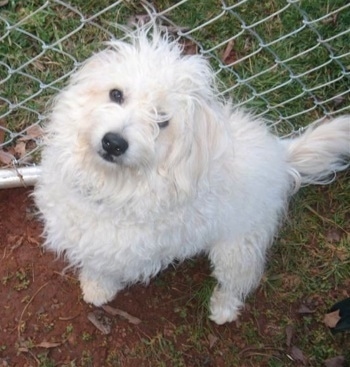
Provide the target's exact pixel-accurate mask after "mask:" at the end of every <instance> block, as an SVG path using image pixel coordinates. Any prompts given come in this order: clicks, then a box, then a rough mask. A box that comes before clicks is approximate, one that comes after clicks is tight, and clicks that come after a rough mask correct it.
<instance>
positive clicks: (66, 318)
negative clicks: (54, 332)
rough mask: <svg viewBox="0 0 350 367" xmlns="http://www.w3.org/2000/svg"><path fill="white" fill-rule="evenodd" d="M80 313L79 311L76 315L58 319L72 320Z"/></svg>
mask: <svg viewBox="0 0 350 367" xmlns="http://www.w3.org/2000/svg"><path fill="white" fill-rule="evenodd" d="M79 315H80V312H79V313H77V314H76V315H73V316H67V317H59V318H58V320H60V321H70V320H73V319H75V318H77V317H78V316H79Z"/></svg>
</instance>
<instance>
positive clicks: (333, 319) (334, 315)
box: [323, 310, 340, 328]
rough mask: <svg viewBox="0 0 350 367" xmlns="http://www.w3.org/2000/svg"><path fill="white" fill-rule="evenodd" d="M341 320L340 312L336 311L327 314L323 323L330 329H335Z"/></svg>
mask: <svg viewBox="0 0 350 367" xmlns="http://www.w3.org/2000/svg"><path fill="white" fill-rule="evenodd" d="M339 320H340V315H339V310H336V311H333V312H330V313H327V314H326V315H325V317H324V319H323V322H324V323H325V324H326V326H328V327H329V328H334V327H336V325H337V323H338V322H339Z"/></svg>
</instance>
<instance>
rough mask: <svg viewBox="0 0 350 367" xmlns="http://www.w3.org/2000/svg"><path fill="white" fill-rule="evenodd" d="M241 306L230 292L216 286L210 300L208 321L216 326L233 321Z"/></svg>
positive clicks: (241, 303)
mask: <svg viewBox="0 0 350 367" xmlns="http://www.w3.org/2000/svg"><path fill="white" fill-rule="evenodd" d="M243 305H244V304H243V302H241V301H240V300H239V299H238V298H237V297H235V296H234V295H233V294H232V293H231V292H229V291H223V290H222V289H220V288H219V287H218V286H217V287H216V288H215V289H214V292H213V294H212V296H211V299H210V319H211V320H212V321H214V322H215V323H216V324H218V325H222V324H225V323H226V322H232V321H235V320H237V318H238V316H239V314H240V312H239V311H240V309H241V308H242V307H243Z"/></svg>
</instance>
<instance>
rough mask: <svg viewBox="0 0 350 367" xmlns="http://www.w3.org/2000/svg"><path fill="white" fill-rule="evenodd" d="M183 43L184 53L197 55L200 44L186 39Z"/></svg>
mask: <svg viewBox="0 0 350 367" xmlns="http://www.w3.org/2000/svg"><path fill="white" fill-rule="evenodd" d="M182 45H183V54H184V55H197V54H198V45H197V44H195V43H194V42H193V41H191V40H188V39H186V40H184V41H183V42H182Z"/></svg>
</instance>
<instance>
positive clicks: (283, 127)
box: [0, 0, 350, 367]
mask: <svg viewBox="0 0 350 367" xmlns="http://www.w3.org/2000/svg"><path fill="white" fill-rule="evenodd" d="M110 3H111V2H110V1H107V0H102V1H100V2H95V1H83V0H76V1H74V7H75V8H76V9H80V12H81V13H83V14H84V15H85V16H86V17H90V16H93V15H94V14H96V13H97V12H98V11H100V10H103V9H104V8H105V7H106V6H107V5H110ZM153 3H154V4H155V6H156V7H157V9H158V10H159V11H162V10H165V9H168V8H169V7H170V6H172V5H175V4H176V3H177V2H176V1H171V0H164V1H159V0H157V1H154V2H153ZM44 4H45V2H44V1H40V0H28V1H25V2H19V3H18V2H15V1H9V2H8V4H7V5H6V6H3V7H2V8H1V14H0V17H1V18H0V35H2V34H5V37H4V39H3V40H2V42H0V60H2V62H3V63H4V64H6V65H8V66H9V67H10V68H11V70H15V69H17V68H20V67H21V66H22V65H24V64H25V63H27V62H29V61H31V60H32V61H31V62H29V63H28V65H26V66H25V67H23V68H21V69H20V70H21V72H20V73H15V74H12V75H10V74H9V73H8V69H7V67H6V66H4V64H1V63H0V80H6V81H5V82H4V83H3V84H1V85H0V88H1V89H0V96H1V97H0V115H2V114H7V111H8V108H9V105H8V101H9V102H10V103H12V104H14V105H17V107H16V108H15V109H14V110H13V111H12V112H11V113H10V114H9V115H6V117H5V123H6V127H7V128H8V129H10V130H11V131H13V132H21V131H22V130H23V129H25V128H26V127H27V126H29V125H31V124H32V123H34V122H36V121H37V119H38V118H39V115H40V114H41V113H43V112H44V110H45V104H46V103H47V100H48V99H49V98H50V97H51V96H52V95H53V94H54V93H56V92H57V90H58V89H59V88H61V87H62V86H63V85H64V82H65V81H66V79H67V76H68V75H69V73H70V71H71V70H72V69H74V68H75V67H76V63H77V62H80V61H82V60H83V59H84V58H86V57H87V56H88V55H90V54H91V53H92V52H93V51H94V50H96V49H98V48H99V47H100V44H101V43H102V42H103V41H105V40H107V39H109V34H108V32H112V33H115V32H116V28H115V27H114V26H113V22H117V23H122V24H124V23H125V22H126V21H127V19H128V18H129V17H130V16H131V15H134V14H135V13H140V12H142V13H144V10H143V9H142V8H141V7H140V6H138V5H137V2H136V1H124V2H123V3H121V4H120V5H118V6H116V7H114V8H112V9H111V10H110V11H108V12H106V13H104V14H103V15H101V16H99V17H97V18H96V19H94V22H95V24H85V25H84V27H82V28H81V30H80V31H79V32H77V33H74V34H72V35H71V37H69V38H67V39H63V37H64V36H65V35H66V34H68V33H69V32H73V31H74V30H75V29H77V28H78V27H81V21H80V13H79V12H77V11H73V10H72V9H70V8H68V7H65V6H62V5H60V4H57V3H54V2H51V3H50V4H49V5H48V6H45V7H43V8H42V10H41V11H39V12H35V10H36V9H38V7H40V6H43V5H44ZM226 4H227V6H230V5H232V6H233V5H235V4H237V1H233V0H229V1H226ZM285 4H286V2H285V1H282V0H269V1H261V2H259V1H251V0H250V1H248V2H246V3H245V4H242V5H241V6H239V7H237V8H232V9H231V10H230V11H228V12H227V13H226V14H225V15H223V16H222V17H219V18H218V19H217V20H216V21H215V22H213V23H210V24H208V25H205V26H203V27H202V28H201V29H199V30H197V31H194V32H192V33H191V34H190V36H191V37H192V38H193V39H195V40H196V41H197V42H198V43H199V44H200V45H201V47H203V48H204V49H205V50H208V49H212V48H213V47H215V46H216V45H218V44H220V43H222V42H224V41H225V40H228V39H229V38H230V37H232V35H235V34H239V32H241V31H242V28H241V23H240V21H239V20H238V19H239V18H241V19H243V20H244V22H245V23H246V24H248V25H249V24H253V23H256V22H259V20H261V19H262V18H264V17H266V16H268V15H269V14H271V13H274V12H276V11H277V10H278V9H281V8H282V7H283V6H285ZM342 5H344V1H343V0H332V1H330V0H329V1H327V0H321V1H318V2H315V1H306V0H304V1H301V3H300V7H301V9H302V10H303V11H305V12H306V13H307V14H308V15H309V17H311V19H318V18H319V17H321V16H322V15H324V14H325V13H327V12H331V11H332V10H334V9H336V8H337V7H340V6H342ZM221 12H222V9H221V1H218V0H207V1H193V0H190V1H188V2H186V3H184V4H182V5H179V6H177V7H175V8H174V10H172V11H170V12H169V13H166V14H165V15H166V16H167V17H168V18H170V19H171V20H172V21H173V22H175V23H176V24H179V25H182V26H187V27H189V29H195V28H196V27H198V26H200V25H203V24H204V22H205V21H206V20H208V19H212V18H213V17H215V16H219V15H220V14H221ZM27 16H29V18H28V19H27V21H26V22H24V23H22V24H21V25H20V26H18V27H15V28H13V29H12V30H11V31H10V32H8V33H6V30H5V23H4V21H3V20H2V19H7V20H8V22H9V23H10V24H16V23H17V22H18V21H20V20H21V19H24V18H25V17H27ZM302 18H303V13H301V12H300V11H299V10H298V9H297V8H296V7H294V6H290V7H289V8H288V9H287V10H286V11H284V12H282V13H279V14H276V15H275V16H274V17H273V19H271V20H270V21H266V22H263V23H261V24H259V25H257V26H255V27H254V28H252V29H246V30H245V31H244V32H243V33H242V34H241V35H240V36H238V37H237V38H236V39H235V40H234V43H233V46H232V50H231V52H230V58H229V64H232V66H230V67H228V65H227V64H226V63H225V61H224V60H222V55H223V53H224V51H225V50H227V47H228V44H227V42H226V43H224V44H223V45H222V46H221V47H218V48H216V49H214V50H213V51H211V52H210V55H211V56H212V59H211V61H212V63H213V66H214V67H216V68H217V69H218V70H219V71H218V76H219V78H221V80H222V82H223V83H224V85H225V86H226V87H227V88H229V89H230V92H229V93H228V94H229V95H230V96H231V97H232V98H233V99H234V100H236V101H239V102H241V101H247V105H248V106H249V107H251V108H253V109H255V110H256V111H257V112H258V113H264V112H266V111H268V114H267V116H268V117H269V118H271V119H277V120H281V123H280V124H279V125H278V129H279V131H281V132H282V133H287V132H290V131H291V124H292V126H293V129H298V128H299V127H300V126H305V125H307V124H308V123H310V122H312V121H313V120H315V119H317V118H319V117H321V116H322V115H323V114H324V112H325V111H327V112H332V111H336V110H337V109H339V108H344V107H345V106H350V96H349V90H348V88H349V87H348V82H346V81H345V77H344V78H342V79H339V80H338V81H337V82H334V80H336V79H338V78H339V77H340V76H341V75H342V73H344V72H346V71H347V72H348V71H349V65H350V57H349V56H344V57H342V58H340V59H339V61H340V62H341V64H339V63H338V62H336V61H332V62H330V63H328V64H326V63H327V61H328V60H329V51H328V50H327V48H326V47H324V46H320V47H317V48H315V49H313V50H310V52H308V53H307V55H304V56H300V57H296V58H293V59H291V56H293V55H297V54H299V53H302V52H305V51H306V50H308V49H310V48H311V47H312V46H314V45H315V44H316V43H317V42H318V35H321V36H322V38H323V39H327V38H329V37H331V36H332V35H335V34H339V33H341V32H343V31H345V30H347V29H348V28H349V27H350V8H347V9H346V10H344V11H343V12H341V13H339V14H338V15H337V16H332V17H330V18H326V19H324V20H322V21H319V22H316V23H315V24H314V27H315V29H314V30H311V29H310V28H305V29H302V30H300V32H298V34H295V35H291V36H290V37H288V38H286V39H285V40H283V41H278V42H275V43H273V41H274V40H276V39H278V38H280V37H282V36H283V35H286V34H288V33H290V32H293V30H295V29H296V28H297V27H298V26H300V25H301V24H302V23H301V21H302ZM96 25H98V26H102V27H103V28H104V29H106V30H107V31H108V32H105V31H103V30H102V29H100V28H99V27H97V26H96ZM23 31H24V32H26V33H23ZM315 32H317V33H315ZM29 34H30V35H29ZM256 34H258V35H260V39H258V38H256V36H255V35H256ZM31 35H33V36H34V37H33V36H31ZM39 39H40V40H41V41H40V40H39ZM261 41H263V42H264V44H270V46H269V48H265V49H263V50H262V51H261V52H260V53H259V54H257V55H253V53H254V51H255V50H258V49H259V47H260V46H259V42H261ZM43 44H44V45H50V44H55V46H54V47H52V48H49V49H47V50H45V52H43V47H42V45H43ZM349 44H350V33H346V34H344V35H343V36H340V37H337V38H335V39H333V40H331V41H329V45H330V48H331V50H332V52H333V53H334V54H335V55H342V54H345V53H346V52H348V51H347V50H348V47H349V46H348V45H349ZM44 48H45V47H44ZM37 55H40V56H39V57H37ZM239 58H246V59H245V61H242V62H238V59H239ZM276 58H277V59H278V60H282V61H283V60H289V61H286V62H285V63H284V65H282V64H280V65H278V66H276V67H274V68H271V66H272V65H274V63H275V60H276ZM323 64H325V65H324V66H322V67H320V68H317V67H318V66H319V65H323ZM313 69H315V70H314V71H311V72H307V71H309V70H313ZM305 72H306V73H305ZM291 75H294V76H296V75H300V77H299V78H298V79H297V78H295V79H294V80H292V81H291V79H290V76H291ZM62 76H63V78H62ZM254 76H255V77H254ZM238 80H248V81H247V82H246V83H245V84H240V83H239V82H238ZM321 85H324V87H322V88H319V86H321ZM305 88H306V90H309V91H310V92H305V93H304V89H305ZM311 90H313V91H311ZM253 91H254V92H255V93H256V95H257V96H256V98H254V99H251V97H252V93H253ZM265 91H268V92H267V93H266V94H263V93H264V92H265ZM343 93H344V95H342V96H341V97H338V98H337V99H334V98H333V97H334V96H337V95H341V94H343ZM33 95H35V98H32V96H33ZM297 96H299V97H297ZM327 100H328V102H324V103H321V104H319V105H315V102H320V101H327ZM23 101H26V102H25V103H23V104H21V103H22V102H23ZM286 101H287V102H286ZM288 101H289V102H288ZM308 109H311V111H310V112H309V113H306V114H302V115H301V116H298V113H300V112H302V111H305V110H308ZM294 115H297V116H296V117H292V118H290V119H288V121H289V122H286V121H284V119H287V118H288V116H294ZM8 138H9V134H7V135H6V137H5V142H6V139H8ZM0 143H1V142H0ZM349 181H350V180H349V174H343V175H340V178H339V180H338V181H337V182H336V183H335V184H334V185H333V186H330V187H316V188H315V187H312V188H307V189H304V190H302V191H301V192H300V193H299V194H298V195H297V196H296V197H295V198H294V199H293V202H292V203H291V209H290V213H289V218H288V220H287V223H286V225H285V226H284V227H283V229H282V232H281V234H280V237H279V238H278V239H277V240H276V245H275V246H274V247H273V249H272V251H271V254H270V261H269V265H268V268H267V271H266V274H265V276H264V279H263V281H262V283H261V285H260V287H259V289H258V290H257V292H256V293H254V294H252V296H251V297H250V298H249V299H248V305H247V312H246V315H245V316H244V317H243V319H242V321H241V322H240V323H238V324H237V325H233V326H225V327H223V328H217V327H215V326H213V324H212V323H210V322H209V321H208V320H207V312H208V302H209V297H210V293H211V291H212V288H213V286H214V282H213V280H212V279H205V280H203V281H201V282H200V285H198V283H196V282H194V281H193V280H192V279H191V274H192V273H191V269H192V267H193V266H194V265H193V263H192V262H188V263H187V264H186V266H185V268H182V269H185V270H184V274H183V275H184V278H183V279H184V280H185V284H186V285H185V286H184V285H182V287H184V290H183V296H182V297H181V298H179V299H178V300H177V302H176V306H175V307H174V312H175V314H176V315H177V317H178V319H179V320H180V321H179V324H177V325H172V326H171V331H169V330H168V331H167V332H156V333H153V334H151V335H144V336H143V337H140V340H139V341H138V343H136V345H135V346H134V349H133V350H131V351H128V354H127V356H128V358H129V359H131V360H132V359H135V360H141V361H146V360H148V361H151V362H152V366H186V363H187V365H191V366H192V365H193V366H210V365H211V363H212V361H213V360H216V361H220V363H221V364H220V365H221V366H227V367H229V366H230V367H232V366H268V367H282V366H283V367H289V366H290V367H292V366H295V365H296V363H295V362H294V361H292V359H291V358H289V357H288V355H289V354H290V350H289V347H288V346H286V327H287V326H293V328H294V335H293V345H296V346H297V347H298V348H300V350H301V351H302V352H303V353H304V355H305V356H307V357H308V363H309V365H310V366H315V367H316V366H321V365H322V364H323V362H324V360H325V359H327V358H330V357H332V356H336V355H341V354H345V355H346V356H347V357H348V358H350V356H349V350H350V348H349V347H348V346H349V340H348V339H345V341H344V339H343V340H342V339H341V337H340V336H332V335H331V334H330V333H329V331H328V330H327V329H326V328H325V327H324V325H323V323H322V318H323V315H324V313H325V312H326V310H327V308H328V307H329V306H331V304H332V303H334V302H335V301H336V300H338V299H341V298H342V297H345V296H346V294H347V292H348V289H349V286H350V284H349V279H350V248H349V247H350V237H349V233H350V222H349V203H350V185H349ZM196 263H197V262H196ZM196 263H195V264H196ZM186 271H188V275H187V276H186ZM177 277H178V273H177V272H169V273H167V275H165V276H163V277H161V278H159V279H158V280H156V281H155V282H156V283H157V285H158V286H159V288H160V289H163V288H164V292H167V290H170V284H171V285H172V286H176V283H175V285H174V282H176V278H177ZM29 282H30V281H29V277H28V276H27V274H26V273H25V272H24V271H21V270H20V271H19V272H18V273H14V274H9V275H8V276H7V277H6V278H3V279H2V285H3V286H4V287H13V288H15V289H17V290H21V289H26V287H27V286H28V285H29ZM178 286H179V287H180V286H181V285H178ZM154 302H157V300H155V301H154ZM161 302H162V301H161V300H159V303H161ZM301 304H305V305H307V307H309V308H310V309H312V311H313V313H310V314H307V315H302V314H299V313H298V308H299V307H300V305H301ZM164 323H165V324H166V323H167V320H164ZM232 329H233V330H234V331H232ZM73 330H74V326H73V325H72V324H69V325H68V326H67V329H66V331H65V333H64V334H63V335H62V340H65V339H67V338H68V337H69V335H70V334H71V333H72V332H73ZM94 341H95V337H94V338H93V337H92V335H91V334H89V333H88V332H86V333H83V334H82V335H81V338H80V343H82V344H85V345H90V343H92V342H94ZM211 344H213V345H211ZM0 350H2V351H6V345H5V344H3V343H2V344H1V345H0ZM288 353H289V354H288ZM125 358H126V357H125V354H123V352H122V351H119V350H114V349H113V346H111V348H110V351H109V353H108V355H107V356H106V363H107V365H108V366H119V365H120V366H121V365H125ZM36 361H39V364H38V365H40V366H51V365H56V364H55V363H56V362H55V361H53V360H52V359H51V358H50V357H49V356H48V354H47V353H43V354H40V355H37V357H36ZM75 363H77V365H81V366H90V365H93V363H94V362H93V356H92V355H91V353H90V351H84V352H83V353H82V355H81V358H80V360H79V361H76V362H74V361H71V364H70V365H71V366H73V365H75ZM142 363H146V362H142ZM142 363H140V367H141V366H143V365H146V364H142ZM67 365H68V362H67Z"/></svg>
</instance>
